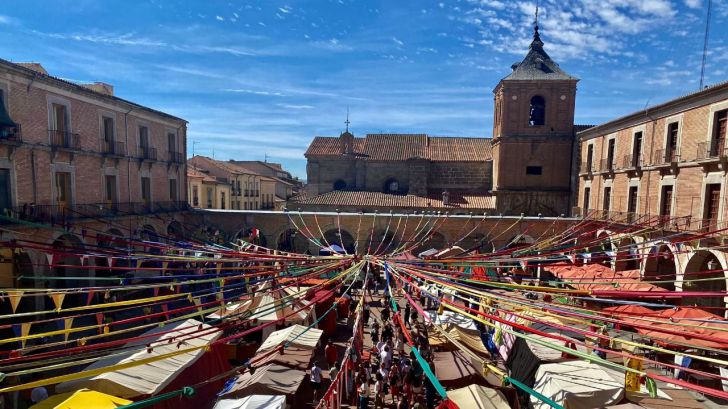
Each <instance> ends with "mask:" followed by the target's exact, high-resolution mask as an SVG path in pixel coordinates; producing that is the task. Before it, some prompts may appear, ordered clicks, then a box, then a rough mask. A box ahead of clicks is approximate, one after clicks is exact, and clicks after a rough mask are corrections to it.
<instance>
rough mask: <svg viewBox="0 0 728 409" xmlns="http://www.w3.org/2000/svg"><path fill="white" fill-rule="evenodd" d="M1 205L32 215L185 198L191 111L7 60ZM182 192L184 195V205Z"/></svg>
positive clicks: (2, 77) (0, 65)
mask: <svg viewBox="0 0 728 409" xmlns="http://www.w3.org/2000/svg"><path fill="white" fill-rule="evenodd" d="M0 101H2V104H0V209H4V212H5V214H12V215H21V216H23V217H25V218H28V219H37V220H41V219H49V218H59V217H60V218H64V217H73V215H74V214H75V213H83V212H90V213H101V215H108V214H115V213H116V212H117V211H120V212H124V213H125V214H128V213H139V212H145V211H146V212H154V211H157V210H165V209H169V208H179V207H180V206H183V203H184V201H185V198H186V196H187V192H186V185H187V184H186V181H185V179H186V169H185V167H186V164H185V154H184V152H185V151H186V132H187V123H186V121H184V120H183V119H180V118H177V117H175V116H172V115H169V114H166V113H164V112H160V111H157V110H154V109H152V108H148V107H145V106H142V105H139V104H136V103H133V102H130V101H127V100H124V99H121V98H119V97H116V96H114V92H113V87H112V86H110V85H108V84H102V83H95V84H90V85H79V84H75V83H72V82H69V81H65V80H62V79H59V78H56V77H53V76H51V75H49V74H48V73H47V72H46V70H45V69H43V67H42V66H41V65H40V64H37V63H30V64H15V63H11V62H9V61H5V60H0ZM180 202H181V203H182V205H180Z"/></svg>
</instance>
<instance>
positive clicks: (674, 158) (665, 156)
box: [654, 149, 680, 165]
mask: <svg viewBox="0 0 728 409" xmlns="http://www.w3.org/2000/svg"><path fill="white" fill-rule="evenodd" d="M679 161H680V150H679V149H658V150H656V151H655V159H654V164H655V165H669V164H671V163H676V162H679Z"/></svg>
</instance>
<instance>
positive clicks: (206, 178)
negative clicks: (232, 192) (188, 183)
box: [187, 165, 223, 183]
mask: <svg viewBox="0 0 728 409" xmlns="http://www.w3.org/2000/svg"><path fill="white" fill-rule="evenodd" d="M187 177H188V178H194V179H202V181H203V182H211V183H223V182H221V181H218V180H217V178H215V177H214V176H210V175H209V174H207V173H205V172H203V171H201V170H199V169H197V168H195V167H192V166H190V165H188V166H187Z"/></svg>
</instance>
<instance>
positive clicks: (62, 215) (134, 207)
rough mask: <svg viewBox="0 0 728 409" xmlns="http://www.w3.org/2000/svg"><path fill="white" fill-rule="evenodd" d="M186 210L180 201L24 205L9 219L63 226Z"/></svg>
mask: <svg viewBox="0 0 728 409" xmlns="http://www.w3.org/2000/svg"><path fill="white" fill-rule="evenodd" d="M188 208H189V206H188V204H187V202H182V201H179V202H155V203H152V204H151V205H147V204H144V203H142V202H131V203H130V202H124V203H88V204H76V205H65V206H61V205H34V204H26V205H23V206H19V207H16V208H13V209H11V211H10V217H13V218H16V219H20V220H23V221H29V222H34V223H47V224H64V223H66V222H68V221H73V220H82V219H97V218H104V217H123V216H133V215H144V214H154V213H168V212H176V211H184V210H187V209H188ZM10 223H12V222H10Z"/></svg>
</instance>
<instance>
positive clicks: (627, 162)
mask: <svg viewBox="0 0 728 409" xmlns="http://www.w3.org/2000/svg"><path fill="white" fill-rule="evenodd" d="M641 167H642V157H640V155H624V159H623V160H622V168H623V169H638V168H641Z"/></svg>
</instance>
